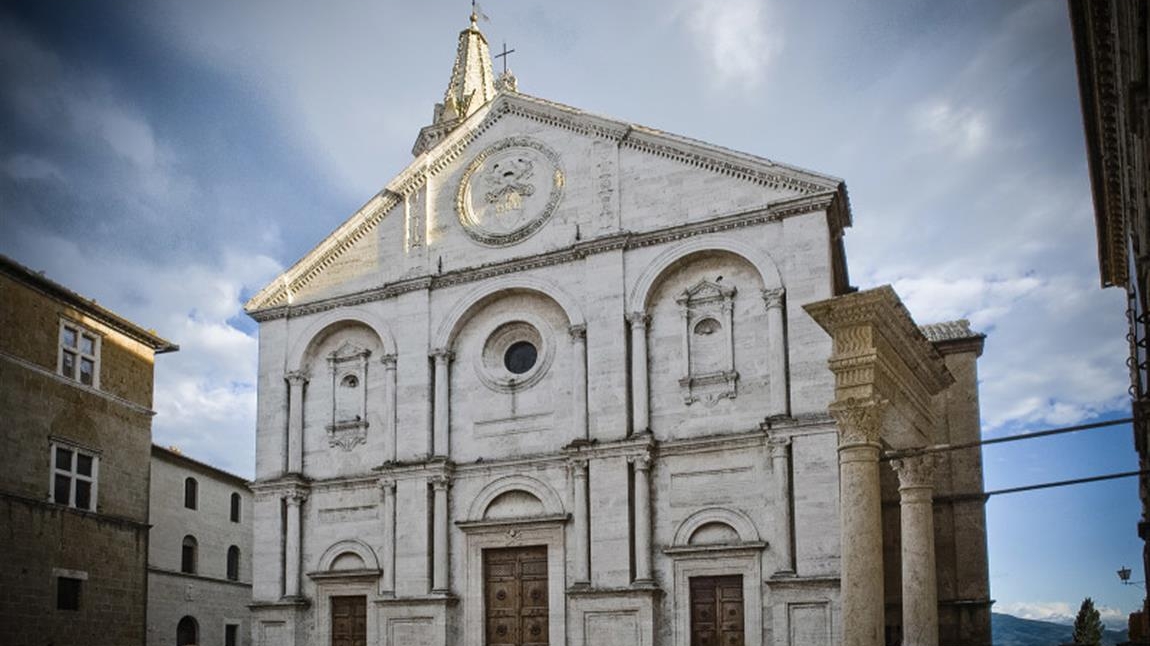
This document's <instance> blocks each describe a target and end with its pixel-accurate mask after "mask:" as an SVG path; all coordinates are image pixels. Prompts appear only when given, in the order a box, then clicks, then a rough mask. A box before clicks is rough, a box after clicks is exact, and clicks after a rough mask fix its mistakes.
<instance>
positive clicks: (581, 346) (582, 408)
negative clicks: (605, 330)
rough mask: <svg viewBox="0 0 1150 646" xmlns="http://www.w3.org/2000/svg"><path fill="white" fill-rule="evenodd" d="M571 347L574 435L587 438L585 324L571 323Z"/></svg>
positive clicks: (576, 437) (578, 438) (579, 438)
mask: <svg viewBox="0 0 1150 646" xmlns="http://www.w3.org/2000/svg"><path fill="white" fill-rule="evenodd" d="M569 331H570V333H571V347H572V350H573V352H572V353H571V354H572V357H571V358H572V361H573V362H574V363H575V365H574V366H573V368H574V369H573V370H572V371H571V375H572V377H571V379H572V382H571V392H572V394H573V395H574V417H575V428H574V436H575V439H577V440H586V439H588V435H587V326H586V325H572V326H571V327H570V329H569Z"/></svg>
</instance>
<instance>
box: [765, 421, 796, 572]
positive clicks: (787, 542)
mask: <svg viewBox="0 0 1150 646" xmlns="http://www.w3.org/2000/svg"><path fill="white" fill-rule="evenodd" d="M767 446H768V447H769V448H770V451H771V476H772V480H773V484H774V492H773V493H774V497H775V500H777V501H778V509H779V515H778V519H777V522H776V525H777V526H778V533H777V534H776V535H775V536H776V538H775V542H774V544H773V545H772V547H774V549H775V552H776V553H777V554H778V561H779V569H778V570H777V571H776V572H775V574H776V575H778V574H794V572H795V544H794V520H793V519H792V517H791V513H792V507H791V505H792V502H793V500H792V496H793V492H792V490H791V438H789V437H772V438H770V439H769V440H768V441H767Z"/></svg>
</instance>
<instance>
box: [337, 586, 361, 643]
mask: <svg viewBox="0 0 1150 646" xmlns="http://www.w3.org/2000/svg"><path fill="white" fill-rule="evenodd" d="M331 646H367V597H365V596H362V595H361V596H357V597H332V598H331Z"/></svg>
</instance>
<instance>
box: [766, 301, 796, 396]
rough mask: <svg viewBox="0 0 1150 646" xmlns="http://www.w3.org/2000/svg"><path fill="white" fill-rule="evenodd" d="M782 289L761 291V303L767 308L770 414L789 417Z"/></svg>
mask: <svg viewBox="0 0 1150 646" xmlns="http://www.w3.org/2000/svg"><path fill="white" fill-rule="evenodd" d="M784 293H785V292H784V290H783V288H782V287H777V288H775V289H764V290H763V301H764V302H765V303H766V306H767V334H768V335H770V341H769V343H768V346H769V347H768V348H767V355H768V358H767V367H768V368H769V369H770V375H771V392H770V395H771V414H772V415H790V413H791V406H790V400H789V397H788V394H787V391H788V389H789V386H788V377H787V338H786V324H785V321H784V317H783V295H784Z"/></svg>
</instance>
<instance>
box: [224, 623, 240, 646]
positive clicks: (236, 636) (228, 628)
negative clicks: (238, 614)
mask: <svg viewBox="0 0 1150 646" xmlns="http://www.w3.org/2000/svg"><path fill="white" fill-rule="evenodd" d="M239 643H240V625H239V624H225V625H224V646H238V644H239Z"/></svg>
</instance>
